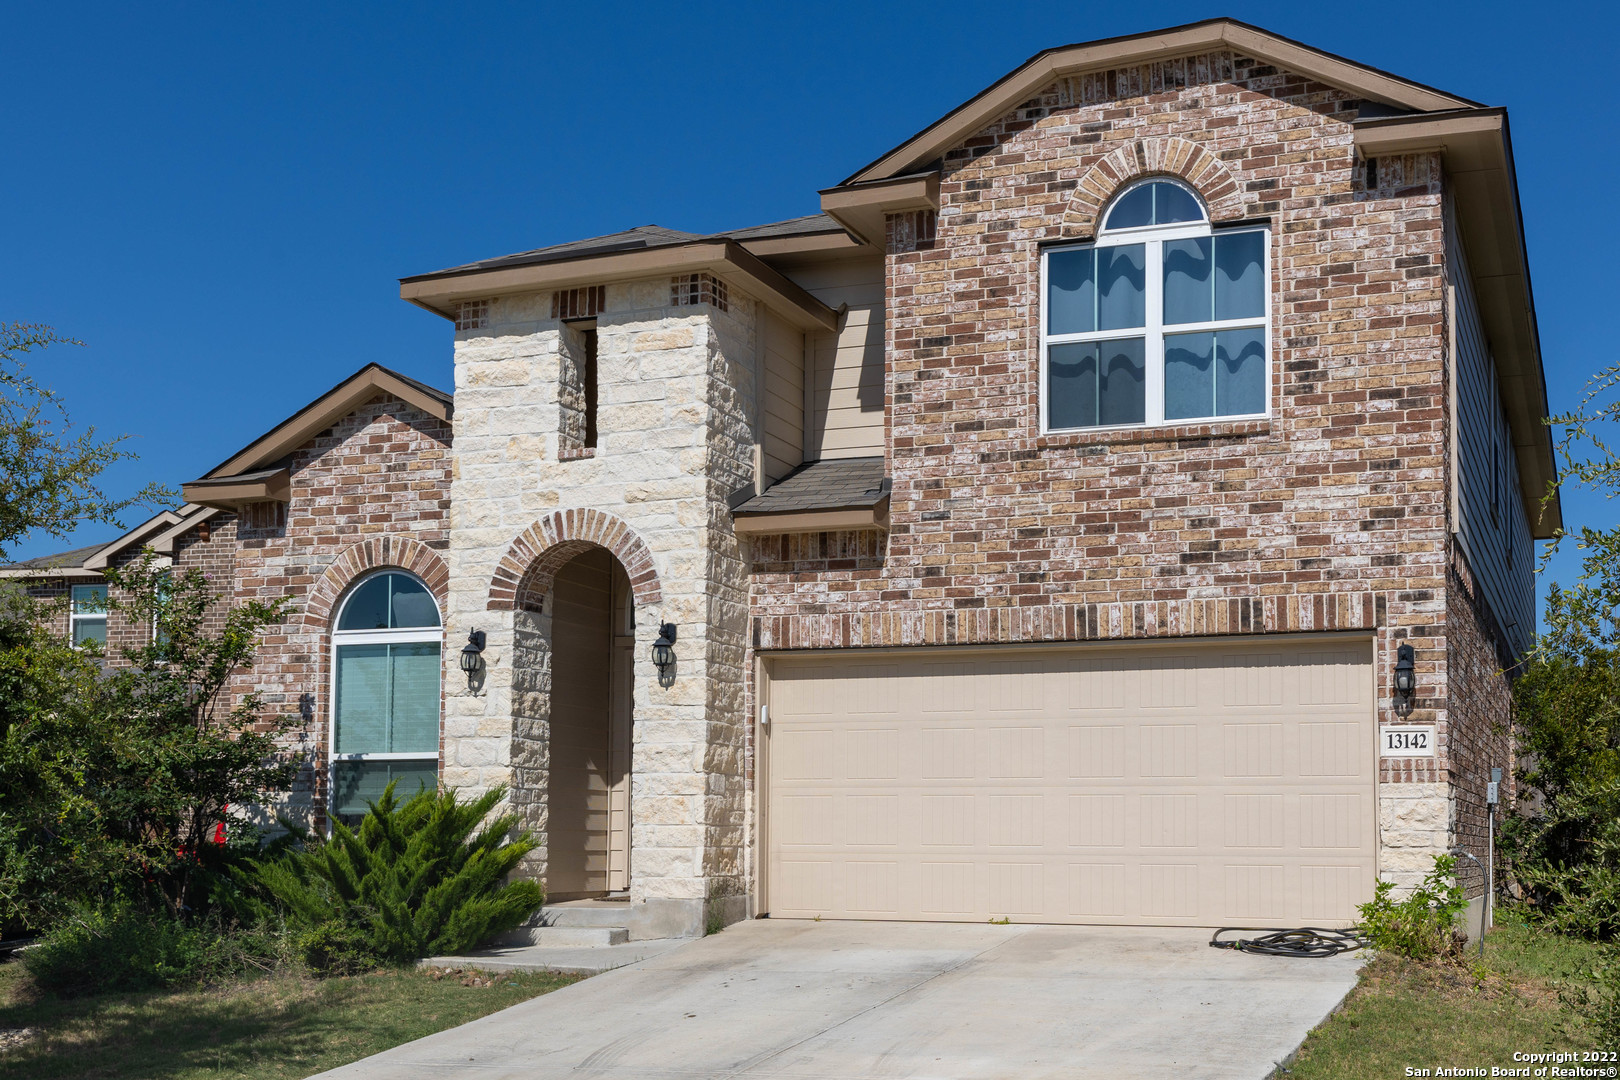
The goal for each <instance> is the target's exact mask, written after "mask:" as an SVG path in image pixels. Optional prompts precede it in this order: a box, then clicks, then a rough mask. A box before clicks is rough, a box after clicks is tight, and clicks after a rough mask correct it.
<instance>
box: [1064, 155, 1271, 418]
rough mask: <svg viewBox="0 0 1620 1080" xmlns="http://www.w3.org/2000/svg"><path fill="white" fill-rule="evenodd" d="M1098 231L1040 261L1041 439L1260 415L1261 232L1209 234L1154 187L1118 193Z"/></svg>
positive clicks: (1194, 203) (1264, 353)
mask: <svg viewBox="0 0 1620 1080" xmlns="http://www.w3.org/2000/svg"><path fill="white" fill-rule="evenodd" d="M1102 223H1103V225H1102V228H1101V229H1100V230H1098V234H1097V239H1096V241H1095V242H1094V243H1090V244H1083V245H1065V246H1063V247H1052V248H1048V249H1047V250H1046V251H1045V252H1044V254H1043V257H1042V280H1043V282H1044V285H1045V288H1044V292H1043V295H1044V296H1045V300H1046V303H1045V304H1044V305H1043V309H1042V313H1041V355H1042V363H1041V427H1042V430H1043V431H1064V430H1074V429H1083V428H1099V427H1131V426H1142V425H1153V424H1162V423H1166V422H1184V421H1195V420H1212V419H1218V418H1223V417H1244V416H1263V415H1265V413H1266V412H1267V410H1268V407H1269V401H1268V398H1269V389H1270V378H1269V376H1268V365H1267V357H1268V355H1269V349H1268V347H1267V340H1268V329H1267V327H1268V312H1269V308H1270V288H1269V287H1268V286H1269V281H1270V274H1269V272H1268V265H1269V244H1270V234H1269V232H1268V230H1267V229H1266V228H1265V227H1264V226H1244V227H1239V228H1222V229H1216V228H1214V227H1212V226H1211V225H1210V222H1209V216H1208V215H1207V214H1206V213H1205V211H1204V205H1203V203H1202V202H1201V201H1200V200H1199V198H1198V196H1197V195H1196V194H1194V193H1193V191H1192V190H1191V189H1190V188H1188V187H1186V186H1185V185H1183V184H1182V183H1180V182H1179V181H1176V180H1168V179H1163V178H1159V179H1152V180H1144V181H1141V182H1139V183H1136V184H1133V185H1131V186H1130V187H1128V188H1126V189H1125V190H1124V191H1122V192H1120V193H1119V195H1118V196H1117V197H1116V198H1115V199H1114V200H1113V202H1112V203H1111V204H1110V205H1109V207H1108V209H1107V210H1106V211H1105V212H1104V213H1103V215H1102Z"/></svg>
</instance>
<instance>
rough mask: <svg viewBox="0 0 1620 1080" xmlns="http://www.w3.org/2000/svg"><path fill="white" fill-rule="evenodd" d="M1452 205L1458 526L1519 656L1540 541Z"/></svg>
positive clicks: (1449, 235)
mask: <svg viewBox="0 0 1620 1080" xmlns="http://www.w3.org/2000/svg"><path fill="white" fill-rule="evenodd" d="M1446 210H1447V213H1446V264H1447V276H1448V279H1449V283H1450V285H1451V286H1452V288H1453V289H1454V290H1455V296H1456V303H1457V311H1456V326H1457V410H1458V414H1459V415H1458V418H1457V453H1458V458H1459V461H1458V462H1457V469H1458V475H1457V483H1458V491H1457V501H1458V521H1457V522H1456V525H1455V527H1456V529H1457V532H1458V537H1459V539H1460V540H1461V541H1462V546H1463V550H1464V552H1465V553H1466V554H1467V556H1468V564H1469V566H1470V568H1471V569H1472V570H1473V572H1474V575H1475V577H1476V578H1477V579H1478V580H1479V582H1480V586H1481V589H1482V591H1483V592H1484V594H1485V601H1486V603H1487V604H1489V605H1490V608H1491V611H1492V613H1493V614H1494V615H1495V616H1496V621H1497V624H1498V625H1499V626H1500V627H1501V629H1502V630H1503V631H1504V632H1505V633H1506V634H1507V637H1508V643H1509V646H1510V648H1512V650H1513V651H1514V652H1515V654H1518V653H1522V652H1524V651H1525V650H1526V649H1528V648H1529V646H1530V641H1531V638H1532V636H1533V635H1534V633H1535V550H1534V541H1533V540H1532V539H1531V537H1530V520H1529V516H1528V515H1527V514H1526V512H1525V505H1524V499H1523V497H1522V496H1521V494H1520V488H1519V482H1518V475H1519V467H1518V462H1517V459H1516V457H1515V455H1514V452H1513V440H1512V436H1511V432H1510V431H1509V428H1508V424H1507V417H1506V415H1505V414H1504V412H1503V410H1502V399H1501V395H1500V390H1499V384H1498V382H1497V378H1496V364H1495V361H1494V360H1493V359H1492V357H1491V351H1490V343H1489V342H1488V341H1486V339H1485V331H1484V328H1483V324H1482V323H1481V321H1480V316H1479V307H1478V303H1477V301H1476V300H1475V297H1474V289H1473V285H1472V284H1471V279H1470V277H1469V274H1468V260H1467V255H1466V253H1465V252H1464V251H1463V247H1462V240H1461V237H1460V235H1459V233H1458V230H1457V226H1456V218H1455V216H1454V212H1453V208H1452V206H1451V204H1450V203H1449V202H1448V204H1447V207H1446ZM1493 497H1494V498H1495V500H1496V509H1495V512H1494V513H1493V512H1492V508H1491V503H1492V499H1493ZM1510 553H1511V565H1510V564H1509V557H1510Z"/></svg>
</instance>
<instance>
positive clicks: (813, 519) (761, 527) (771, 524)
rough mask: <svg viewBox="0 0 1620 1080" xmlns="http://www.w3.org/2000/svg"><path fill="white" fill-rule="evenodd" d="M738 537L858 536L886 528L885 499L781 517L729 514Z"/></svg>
mask: <svg viewBox="0 0 1620 1080" xmlns="http://www.w3.org/2000/svg"><path fill="white" fill-rule="evenodd" d="M732 523H733V525H734V526H735V527H736V531H737V535H738V536H779V535H782V534H785V533H806V532H860V531H864V530H872V529H878V530H886V529H887V528H888V527H889V496H888V495H887V494H885V495H884V496H883V497H882V498H881V499H879V500H878V501H877V502H875V503H873V504H871V505H869V506H849V507H835V508H831V509H825V510H790V511H786V512H782V513H774V514H761V513H742V512H734V513H733V514H732Z"/></svg>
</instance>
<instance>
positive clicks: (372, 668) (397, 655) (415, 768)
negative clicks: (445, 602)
mask: <svg viewBox="0 0 1620 1080" xmlns="http://www.w3.org/2000/svg"><path fill="white" fill-rule="evenodd" d="M443 640H444V631H443V628H442V627H441V626H440V624H439V605H438V604H437V603H436V602H435V601H434V599H433V594H432V593H431V592H429V591H428V588H427V586H426V585H423V584H422V583H421V582H420V581H418V580H417V579H416V578H414V577H412V576H411V575H410V574H407V573H404V572H403V571H399V570H384V571H382V572H381V573H377V574H372V575H371V576H370V577H367V578H365V579H363V580H362V581H361V582H360V583H359V584H358V585H357V586H356V587H355V588H354V589H352V590H351V591H350V592H349V595H348V596H347V598H345V599H344V601H343V606H342V607H341V608H340V609H339V611H338V617H337V622H336V623H335V624H334V627H333V631H332V745H331V747H330V749H329V753H330V761H331V778H332V803H331V809H332V815H333V816H334V817H337V818H341V819H343V820H345V821H354V820H357V819H358V818H359V817H361V816H362V815H364V814H365V812H366V803H367V802H368V801H371V800H375V799H377V798H378V797H379V796H380V795H382V792H383V788H385V787H387V786H388V782H389V781H390V780H398V781H399V783H398V784H397V785H396V786H395V788H394V792H395V794H396V795H398V796H400V797H402V798H408V797H409V796H411V795H414V794H415V793H416V792H417V790H418V789H419V788H421V787H427V788H433V787H435V786H436V785H437V784H438V761H439V651H440V647H441V645H442V644H443Z"/></svg>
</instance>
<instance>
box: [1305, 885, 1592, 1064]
mask: <svg viewBox="0 0 1620 1080" xmlns="http://www.w3.org/2000/svg"><path fill="white" fill-rule="evenodd" d="M1510 919H1511V915H1509V914H1508V913H1504V915H1503V918H1502V919H1501V921H1499V922H1498V924H1497V926H1496V928H1495V929H1493V930H1492V931H1491V932H1490V934H1488V935H1487V936H1486V938H1485V961H1484V963H1483V964H1480V963H1479V962H1478V955H1479V954H1478V951H1477V946H1476V947H1470V948H1469V949H1468V952H1467V955H1466V958H1465V964H1463V965H1458V964H1455V963H1445V962H1435V963H1416V962H1413V961H1409V960H1403V959H1401V958H1399V957H1396V956H1390V955H1384V956H1378V957H1375V958H1374V959H1373V960H1372V961H1370V962H1369V963H1368V964H1367V966H1366V967H1365V968H1363V969H1362V975H1361V982H1360V984H1359V985H1357V987H1356V988H1355V989H1354V990H1352V991H1351V992H1350V996H1349V997H1348V998H1347V999H1346V1001H1345V1005H1344V1008H1343V1009H1342V1010H1341V1011H1340V1012H1339V1013H1338V1014H1337V1015H1335V1016H1333V1017H1332V1018H1331V1019H1329V1020H1328V1021H1327V1022H1326V1023H1324V1024H1322V1026H1321V1027H1319V1028H1317V1029H1316V1030H1315V1031H1313V1032H1312V1033H1311V1036H1310V1038H1308V1039H1307V1040H1306V1041H1305V1045H1304V1047H1303V1048H1302V1049H1301V1050H1300V1053H1299V1056H1298V1057H1297V1058H1296V1059H1295V1060H1294V1062H1293V1064H1292V1065H1291V1066H1290V1068H1289V1071H1288V1072H1287V1073H1286V1074H1284V1075H1286V1076H1288V1077H1290V1078H1293V1077H1301V1078H1305V1080H1384V1078H1385V1077H1406V1076H1412V1075H1419V1076H1422V1075H1431V1076H1443V1075H1446V1074H1445V1073H1442V1072H1440V1071H1439V1070H1440V1069H1441V1068H1447V1069H1454V1068H1474V1069H1480V1068H1483V1069H1484V1070H1485V1075H1489V1072H1490V1069H1491V1067H1492V1066H1496V1067H1498V1068H1522V1067H1523V1065H1524V1063H1523V1062H1518V1063H1515V1062H1514V1060H1513V1055H1514V1053H1515V1052H1519V1053H1536V1052H1546V1051H1566V1052H1567V1051H1582V1050H1595V1049H1600V1048H1599V1047H1597V1046H1595V1045H1594V1040H1593V1038H1592V1036H1591V1035H1590V1034H1588V1033H1587V1032H1586V1031H1585V1029H1584V1028H1583V1027H1581V1026H1580V1025H1579V1023H1578V1021H1576V1019H1575V1018H1574V1017H1573V1016H1572V1015H1571V1013H1570V1012H1569V1011H1568V1010H1567V1009H1565V1008H1564V1007H1563V1006H1562V1005H1561V1004H1560V1002H1559V997H1558V995H1559V990H1560V989H1563V988H1565V987H1567V986H1570V985H1571V981H1572V980H1573V979H1576V978H1578V977H1579V974H1580V973H1581V972H1583V971H1590V970H1591V968H1592V964H1593V961H1594V960H1596V959H1597V958H1598V957H1599V956H1600V955H1601V951H1602V948H1603V947H1602V946H1598V945H1592V944H1589V943H1587V942H1584V941H1579V940H1576V939H1574V938H1568V937H1562V936H1558V935H1554V934H1548V933H1543V932H1539V931H1534V930H1530V929H1528V928H1527V927H1525V926H1524V924H1523V923H1522V922H1510V921H1509V920H1510ZM1577 1064H1578V1063H1577ZM1537 1067H1539V1066H1537ZM1599 1067H1602V1068H1608V1067H1610V1066H1609V1065H1608V1064H1605V1065H1601V1066H1599ZM1408 1068H1411V1069H1414V1070H1419V1069H1429V1070H1434V1071H1432V1072H1430V1073H1421V1072H1414V1073H1409V1072H1407V1069H1408ZM1542 1075H1548V1074H1546V1073H1543V1074H1542Z"/></svg>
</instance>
